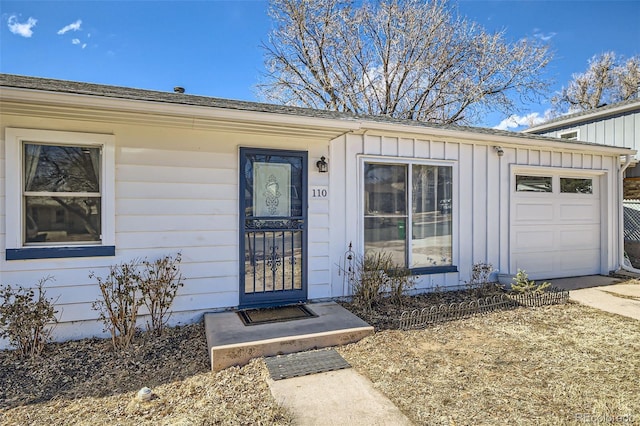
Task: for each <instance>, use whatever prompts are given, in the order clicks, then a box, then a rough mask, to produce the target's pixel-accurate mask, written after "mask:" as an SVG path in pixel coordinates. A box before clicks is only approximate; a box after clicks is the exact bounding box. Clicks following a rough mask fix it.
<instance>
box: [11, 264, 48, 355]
mask: <svg viewBox="0 0 640 426" xmlns="http://www.w3.org/2000/svg"><path fill="white" fill-rule="evenodd" d="M51 279H52V278H51V277H46V278H42V279H41V280H40V281H38V284H37V285H36V287H35V288H23V287H16V288H14V287H11V286H10V285H6V286H3V287H2V288H0V300H1V302H0V337H2V338H6V339H8V340H9V344H11V345H12V346H14V347H15V348H16V350H17V351H18V353H19V354H20V356H21V357H24V358H26V357H31V358H34V357H36V356H38V355H40V354H41V353H42V351H43V349H44V347H45V345H46V344H47V343H48V342H49V341H50V340H51V334H52V332H53V329H54V326H55V324H56V323H57V322H58V320H57V318H56V316H55V314H56V313H58V311H56V310H55V307H54V306H55V301H54V300H52V299H48V298H47V297H46V292H45V290H44V284H45V283H46V282H47V281H49V280H51ZM52 324H53V326H51V325H52Z"/></svg>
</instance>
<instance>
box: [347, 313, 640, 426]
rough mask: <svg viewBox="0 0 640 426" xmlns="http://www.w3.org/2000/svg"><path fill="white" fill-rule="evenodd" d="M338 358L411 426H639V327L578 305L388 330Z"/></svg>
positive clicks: (628, 320)
mask: <svg viewBox="0 0 640 426" xmlns="http://www.w3.org/2000/svg"><path fill="white" fill-rule="evenodd" d="M338 350H339V352H340V353H341V354H342V356H343V357H344V358H345V359H346V360H347V361H348V362H350V363H351V364H352V365H353V366H354V367H355V368H356V369H357V370H358V371H360V372H362V373H363V374H365V375H366V376H368V377H369V378H370V379H371V380H372V381H373V383H374V385H375V387H376V388H378V389H379V390H381V391H382V392H383V393H384V394H386V395H387V396H388V397H389V398H390V399H391V400H392V401H393V402H394V403H395V404H396V405H397V406H398V407H399V408H400V409H401V410H402V411H403V412H404V413H405V414H406V415H407V416H408V417H409V418H410V419H411V420H412V421H414V422H415V423H417V424H456V425H466V424H468V425H477V424H487V425H494V424H571V423H578V422H579V418H578V417H577V416H578V415H580V414H590V415H594V416H601V417H598V418H601V419H603V418H604V419H611V418H613V416H625V415H626V416H631V417H628V418H632V419H635V421H636V422H640V382H638V371H640V327H639V326H638V322H637V321H635V320H631V319H626V318H623V317H619V316H615V315H609V314H606V313H602V312H599V311H596V310H594V309H591V308H588V307H584V306H581V305H577V304H566V305H556V306H549V307H542V308H535V309H527V308H520V309H515V310H510V311H501V312H493V313H491V314H488V315H485V316H479V317H474V318H470V319H466V320H462V321H457V322H451V323H446V324H442V325H438V326H435V327H432V328H428V329H425V330H419V331H409V332H402V331H393V330H386V331H382V332H379V333H376V334H375V335H373V336H371V337H368V338H366V339H365V340H363V341H361V342H359V343H357V344H352V345H348V346H345V347H342V348H339V349H338ZM583 418H584V417H583Z"/></svg>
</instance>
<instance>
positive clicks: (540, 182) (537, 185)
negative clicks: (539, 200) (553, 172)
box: [516, 175, 553, 192]
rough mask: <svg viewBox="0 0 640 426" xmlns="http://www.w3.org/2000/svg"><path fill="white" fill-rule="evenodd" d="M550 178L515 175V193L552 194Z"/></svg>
mask: <svg viewBox="0 0 640 426" xmlns="http://www.w3.org/2000/svg"><path fill="white" fill-rule="evenodd" d="M551 180H552V179H551V176H524V175H516V191H518V192H553V186H552V184H551Z"/></svg>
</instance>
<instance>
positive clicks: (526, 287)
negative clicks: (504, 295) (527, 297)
mask: <svg viewBox="0 0 640 426" xmlns="http://www.w3.org/2000/svg"><path fill="white" fill-rule="evenodd" d="M550 285H551V284H550V283H548V282H543V283H542V284H536V282H535V281H530V280H529V276H528V275H527V273H526V272H525V271H523V270H522V269H518V273H517V274H516V276H515V277H514V278H513V283H512V284H511V290H512V291H513V292H515V293H521V294H540V293H544V291H545V290H546V289H547V288H548V287H549V286H550Z"/></svg>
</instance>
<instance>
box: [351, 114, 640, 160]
mask: <svg viewBox="0 0 640 426" xmlns="http://www.w3.org/2000/svg"><path fill="white" fill-rule="evenodd" d="M367 130H373V131H386V132H395V133H396V134H397V133H405V134H407V135H426V136H431V137H433V136H436V137H441V138H444V139H447V138H449V139H450V140H456V141H460V140H466V141H469V142H473V143H478V142H480V143H484V144H486V145H501V146H502V147H503V148H504V147H518V148H522V147H528V148H542V147H544V148H554V149H558V150H563V151H579V152H598V153H608V154H615V155H635V153H636V151H635V150H632V149H629V148H622V147H615V146H607V145H596V144H593V145H592V144H583V143H571V142H565V141H560V140H558V141H557V142H556V141H555V140H553V139H552V138H548V139H528V138H526V136H525V137H522V136H507V135H499V134H489V133H480V132H478V133H475V132H469V131H462V130H454V129H442V128H437V127H426V126H425V127H420V126H406V125H402V124H392V123H389V124H387V123H378V122H373V121H366V122H363V123H362V131H367Z"/></svg>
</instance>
